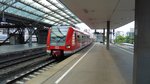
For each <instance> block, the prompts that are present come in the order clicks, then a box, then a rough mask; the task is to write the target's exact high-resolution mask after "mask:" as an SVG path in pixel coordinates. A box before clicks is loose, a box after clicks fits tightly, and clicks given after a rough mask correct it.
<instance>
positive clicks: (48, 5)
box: [0, 0, 81, 25]
mask: <svg viewBox="0 0 150 84" xmlns="http://www.w3.org/2000/svg"><path fill="white" fill-rule="evenodd" d="M0 15H1V16H0V17H1V20H0V21H7V17H6V15H11V17H12V16H15V17H22V18H25V19H30V20H33V21H35V22H39V23H46V24H51V25H58V24H64V25H70V24H77V23H81V20H80V19H79V18H77V17H76V16H75V15H74V14H73V13H71V12H70V11H69V10H68V9H67V8H66V7H65V6H64V5H63V4H61V3H60V2H59V1H57V0H0ZM13 19H14V18H13ZM16 20H17V19H16Z"/></svg>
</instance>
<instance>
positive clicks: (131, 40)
mask: <svg viewBox="0 0 150 84" xmlns="http://www.w3.org/2000/svg"><path fill="white" fill-rule="evenodd" d="M125 38H126V41H125V42H126V43H131V44H133V43H134V38H133V37H131V36H126V37H125Z"/></svg>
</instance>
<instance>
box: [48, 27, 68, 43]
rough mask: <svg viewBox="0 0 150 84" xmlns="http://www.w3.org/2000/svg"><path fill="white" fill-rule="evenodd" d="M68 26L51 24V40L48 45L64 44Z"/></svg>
mask: <svg viewBox="0 0 150 84" xmlns="http://www.w3.org/2000/svg"><path fill="white" fill-rule="evenodd" d="M68 28H69V27H68V26H53V27H52V28H51V42H50V45H54V46H64V45H65V41H66V35H67V32H68Z"/></svg>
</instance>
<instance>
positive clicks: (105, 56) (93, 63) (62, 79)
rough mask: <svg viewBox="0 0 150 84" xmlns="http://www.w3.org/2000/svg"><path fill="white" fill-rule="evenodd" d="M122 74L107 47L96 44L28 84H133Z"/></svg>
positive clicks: (27, 83)
mask: <svg viewBox="0 0 150 84" xmlns="http://www.w3.org/2000/svg"><path fill="white" fill-rule="evenodd" d="M122 62H123V61H122ZM128 63H129V62H128ZM122 64H123V63H122ZM127 66H128V65H127ZM129 70H131V68H130V69H129ZM128 73H130V71H129V72H128ZM122 74H123V73H122V71H120V69H119V67H118V64H117V62H116V60H115V59H114V58H113V57H112V56H111V54H110V52H109V51H108V50H106V48H105V46H104V45H102V44H100V43H95V44H94V45H92V46H91V47H89V48H86V49H84V50H82V51H81V52H79V53H77V54H74V55H73V56H71V57H69V58H67V59H66V60H64V61H62V62H60V63H59V64H57V65H56V66H54V67H52V68H50V69H49V70H47V71H45V72H43V73H41V74H40V75H38V76H37V77H35V78H32V79H31V80H30V81H28V82H26V84H131V81H127V80H126V79H125V77H124V76H123V75H122ZM130 74H131V73H130ZM128 76H129V75H128ZM128 78H130V77H128ZM130 80H131V79H130ZM129 82H130V83H129Z"/></svg>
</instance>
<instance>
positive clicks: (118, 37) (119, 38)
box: [115, 35, 125, 44]
mask: <svg viewBox="0 0 150 84" xmlns="http://www.w3.org/2000/svg"><path fill="white" fill-rule="evenodd" d="M124 42H125V37H124V36H121V35H119V36H117V37H116V39H115V43H119V44H120V43H124Z"/></svg>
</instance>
